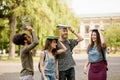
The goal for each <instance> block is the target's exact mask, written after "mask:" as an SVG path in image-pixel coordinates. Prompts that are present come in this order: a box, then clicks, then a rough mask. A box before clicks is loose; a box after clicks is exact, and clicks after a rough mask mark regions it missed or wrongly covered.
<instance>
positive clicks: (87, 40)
mask: <svg viewBox="0 0 120 80" xmlns="http://www.w3.org/2000/svg"><path fill="white" fill-rule="evenodd" d="M88 44H89V39H85V48H87V47H88Z"/></svg>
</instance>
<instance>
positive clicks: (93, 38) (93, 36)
mask: <svg viewBox="0 0 120 80" xmlns="http://www.w3.org/2000/svg"><path fill="white" fill-rule="evenodd" d="M91 39H92V41H93V42H96V41H97V34H96V33H95V32H92V35H91Z"/></svg>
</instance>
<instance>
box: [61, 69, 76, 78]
mask: <svg viewBox="0 0 120 80" xmlns="http://www.w3.org/2000/svg"><path fill="white" fill-rule="evenodd" d="M59 80H75V69H74V68H70V69H68V70H66V71H60V72H59Z"/></svg>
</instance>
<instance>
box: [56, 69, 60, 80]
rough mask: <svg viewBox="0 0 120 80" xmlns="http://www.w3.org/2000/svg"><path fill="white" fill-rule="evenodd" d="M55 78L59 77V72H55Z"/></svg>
mask: <svg viewBox="0 0 120 80" xmlns="http://www.w3.org/2000/svg"><path fill="white" fill-rule="evenodd" d="M56 79H59V72H58V71H57V72H56Z"/></svg>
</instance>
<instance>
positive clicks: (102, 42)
mask: <svg viewBox="0 0 120 80" xmlns="http://www.w3.org/2000/svg"><path fill="white" fill-rule="evenodd" d="M98 32H99V34H100V39H101V44H102V47H104V48H106V43H105V39H104V37H103V35H102V32H101V30H98Z"/></svg>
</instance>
